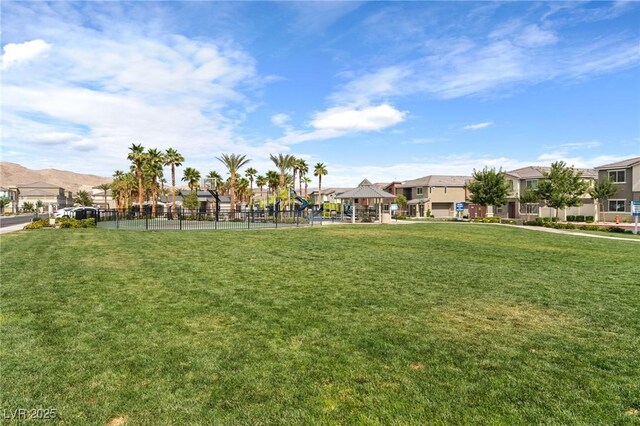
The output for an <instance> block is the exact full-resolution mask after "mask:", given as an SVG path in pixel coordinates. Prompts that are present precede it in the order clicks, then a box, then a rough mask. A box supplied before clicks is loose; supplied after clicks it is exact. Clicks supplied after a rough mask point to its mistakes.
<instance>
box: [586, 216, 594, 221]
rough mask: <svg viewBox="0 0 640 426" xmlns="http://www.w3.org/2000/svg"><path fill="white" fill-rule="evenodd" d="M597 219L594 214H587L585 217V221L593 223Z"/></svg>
mask: <svg viewBox="0 0 640 426" xmlns="http://www.w3.org/2000/svg"><path fill="white" fill-rule="evenodd" d="M594 220H595V218H594V217H593V216H585V217H584V221H585V222H587V223H593V221H594Z"/></svg>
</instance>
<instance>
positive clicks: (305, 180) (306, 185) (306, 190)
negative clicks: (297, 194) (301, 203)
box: [303, 176, 311, 200]
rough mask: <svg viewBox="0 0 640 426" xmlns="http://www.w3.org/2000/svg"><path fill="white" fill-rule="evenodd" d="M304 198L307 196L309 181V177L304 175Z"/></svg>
mask: <svg viewBox="0 0 640 426" xmlns="http://www.w3.org/2000/svg"><path fill="white" fill-rule="evenodd" d="M303 181H304V199H305V200H306V199H307V197H309V184H310V183H311V178H310V177H307V176H305V177H304V179H303Z"/></svg>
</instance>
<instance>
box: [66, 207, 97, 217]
mask: <svg viewBox="0 0 640 426" xmlns="http://www.w3.org/2000/svg"><path fill="white" fill-rule="evenodd" d="M68 217H72V218H75V219H88V218H90V217H93V218H95V217H98V209H96V208H95V207H76V208H75V209H73V210H71V211H70V212H69V216H68Z"/></svg>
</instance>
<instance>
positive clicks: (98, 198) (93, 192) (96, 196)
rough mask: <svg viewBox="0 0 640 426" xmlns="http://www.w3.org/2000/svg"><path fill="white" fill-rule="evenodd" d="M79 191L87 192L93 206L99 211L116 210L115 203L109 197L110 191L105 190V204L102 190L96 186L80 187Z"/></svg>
mask: <svg viewBox="0 0 640 426" xmlns="http://www.w3.org/2000/svg"><path fill="white" fill-rule="evenodd" d="M80 190H83V191H87V193H88V194H89V196H90V197H91V200H92V202H93V205H94V206H95V207H98V208H100V209H115V208H116V201H115V200H114V199H113V198H112V196H111V189H108V190H107V194H106V195H107V197H106V203H105V193H104V190H102V189H100V188H98V186H87V185H84V186H81V187H80Z"/></svg>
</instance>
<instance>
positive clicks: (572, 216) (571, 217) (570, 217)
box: [567, 214, 576, 222]
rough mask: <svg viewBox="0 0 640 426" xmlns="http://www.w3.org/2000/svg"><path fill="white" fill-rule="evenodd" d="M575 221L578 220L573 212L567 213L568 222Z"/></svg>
mask: <svg viewBox="0 0 640 426" xmlns="http://www.w3.org/2000/svg"><path fill="white" fill-rule="evenodd" d="M575 221H576V217H575V215H572V214H569V215H567V222H575Z"/></svg>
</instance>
